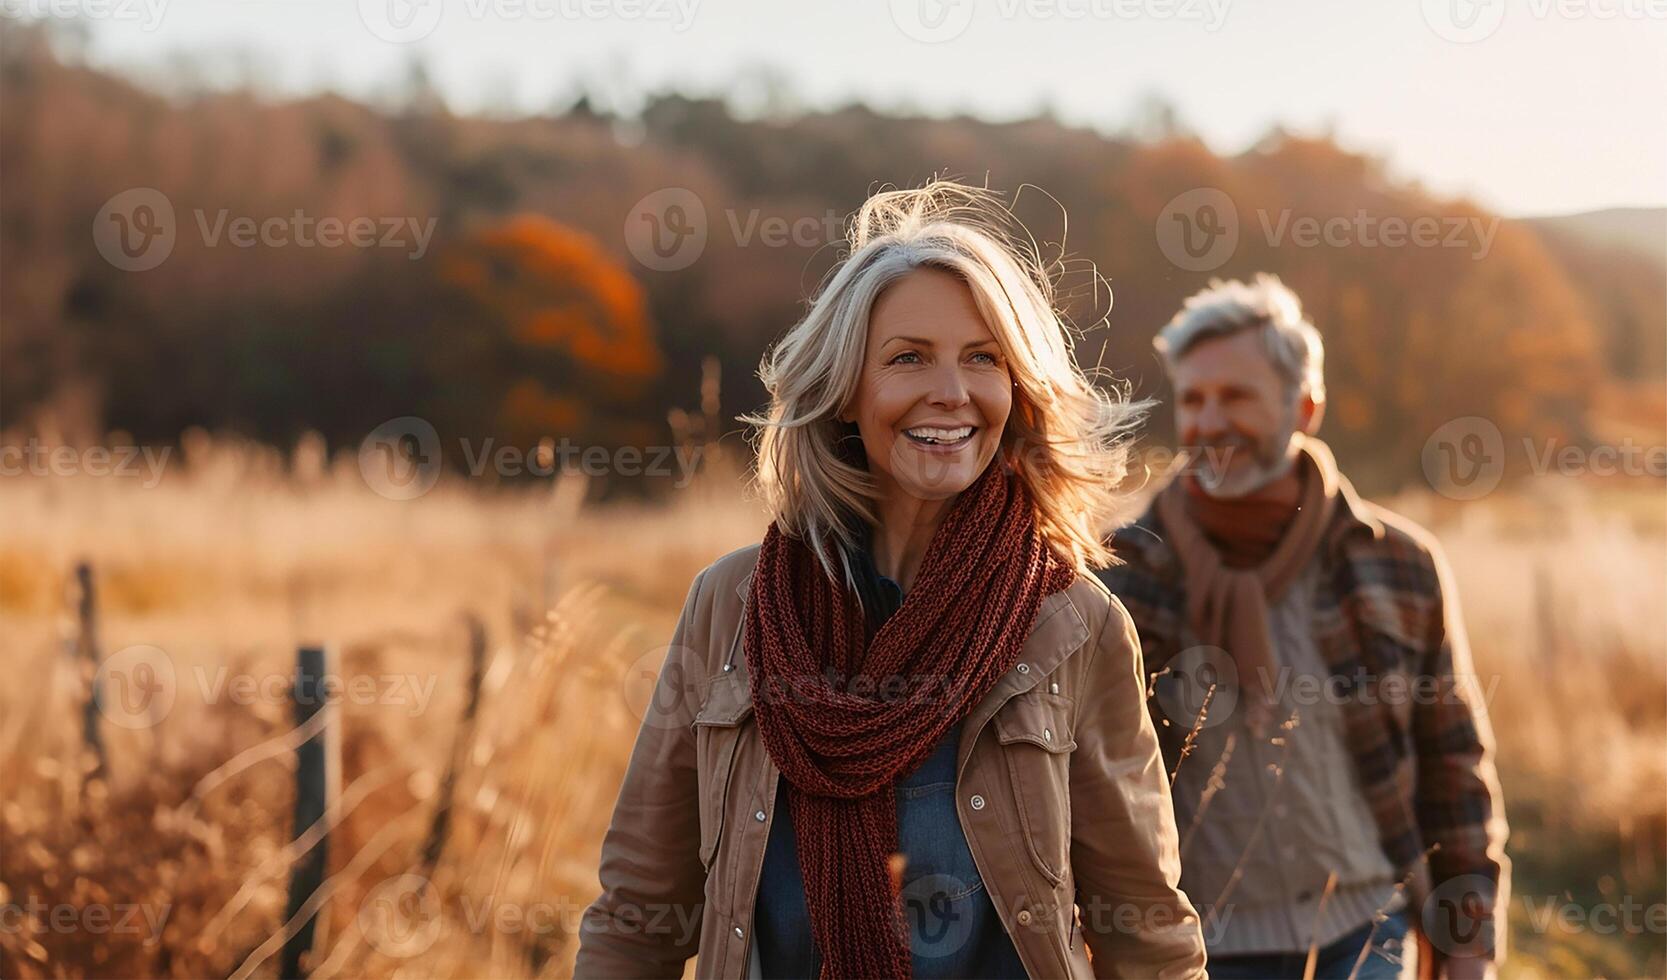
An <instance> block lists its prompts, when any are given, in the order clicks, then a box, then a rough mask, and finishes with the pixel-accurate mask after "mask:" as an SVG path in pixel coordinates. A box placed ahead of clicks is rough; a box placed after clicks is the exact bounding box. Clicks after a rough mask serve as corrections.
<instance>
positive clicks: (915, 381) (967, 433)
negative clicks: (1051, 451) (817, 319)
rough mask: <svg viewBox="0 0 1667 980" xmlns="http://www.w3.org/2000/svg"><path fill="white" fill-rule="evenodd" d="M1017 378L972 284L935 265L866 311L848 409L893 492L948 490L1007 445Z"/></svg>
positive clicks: (935, 496) (962, 485) (944, 493)
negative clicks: (860, 359) (863, 344)
mask: <svg viewBox="0 0 1667 980" xmlns="http://www.w3.org/2000/svg"><path fill="white" fill-rule="evenodd" d="M1012 408H1013V380H1012V376H1011V375H1010V374H1009V373H1008V368H1007V359H1006V357H1005V356H1003V354H1002V350H1001V345H1000V344H998V343H997V342H996V338H995V335H994V334H993V333H991V332H990V328H989V325H988V324H986V323H985V322H984V317H983V315H982V314H980V313H979V311H978V306H977V304H976V302H975V301H974V300H973V296H972V290H970V289H968V288H967V285H966V283H964V282H962V281H961V280H960V279H959V278H957V277H956V276H954V275H951V274H950V273H947V272H943V271H940V270H937V269H919V270H916V271H913V272H910V273H909V274H908V275H906V276H904V277H903V278H902V279H899V280H898V281H897V282H895V283H893V284H892V285H890V286H889V287H887V288H886V290H885V291H884V292H882V293H881V294H880V296H879V298H878V299H876V300H875V302H874V308H873V310H872V311H871V312H870V314H869V317H868V344H867V348H866V353H865V355H864V358H863V365H862V377H861V379H860V380H859V381H858V384H857V393H856V396H855V399H854V401H853V403H852V404H851V405H850V406H849V407H848V408H847V409H846V417H847V418H848V419H849V420H851V421H855V422H856V423H857V429H858V431H859V432H860V433H861V435H862V443H863V449H864V450H865V451H866V453H867V455H868V468H869V471H870V472H871V473H873V474H874V475H875V476H876V478H877V479H878V481H879V483H880V485H881V488H882V490H884V491H885V492H887V493H897V492H901V493H903V494H907V495H909V496H912V497H915V498H918V499H921V500H943V499H947V498H949V497H953V496H955V495H956V494H958V493H960V492H961V491H962V490H965V489H966V488H967V487H969V486H971V485H972V483H973V481H974V480H976V479H978V476H979V474H981V473H983V472H984V469H985V467H987V466H989V464H990V461H991V460H992V459H994V458H995V455H996V451H997V450H998V449H1000V448H1001V436H1002V432H1003V431H1004V430H1005V429H1006V426H1007V416H1008V414H1009V413H1010V412H1011V411H1012Z"/></svg>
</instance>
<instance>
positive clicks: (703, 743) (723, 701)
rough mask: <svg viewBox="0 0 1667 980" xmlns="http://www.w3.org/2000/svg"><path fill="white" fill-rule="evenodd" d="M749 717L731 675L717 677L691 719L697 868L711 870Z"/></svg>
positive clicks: (744, 696) (745, 697)
mask: <svg viewBox="0 0 1667 980" xmlns="http://www.w3.org/2000/svg"><path fill="white" fill-rule="evenodd" d="M751 715H752V701H751V699H750V696H749V693H748V691H747V689H746V686H745V685H743V684H742V683H741V682H740V677H739V676H738V675H736V674H734V673H724V674H720V675H718V677H717V679H716V680H714V681H713V682H712V683H711V685H710V688H709V690H708V692H707V695H706V701H705V703H704V704H702V705H701V708H700V712H699V713H698V714H696V715H695V720H694V729H695V753H696V759H697V762H698V764H699V766H700V773H699V776H700V864H701V867H703V868H705V869H707V870H711V867H712V859H713V857H714V856H715V855H716V854H717V852H718V841H719V840H720V839H721V837H722V836H723V827H724V816H725V813H726V811H727V810H728V809H729V807H728V800H729V783H730V777H731V776H732V775H733V772H734V769H735V750H736V747H737V746H738V745H739V744H740V741H741V732H742V726H743V723H744V722H745V721H746V720H747V719H748V718H749V717H750V716H751Z"/></svg>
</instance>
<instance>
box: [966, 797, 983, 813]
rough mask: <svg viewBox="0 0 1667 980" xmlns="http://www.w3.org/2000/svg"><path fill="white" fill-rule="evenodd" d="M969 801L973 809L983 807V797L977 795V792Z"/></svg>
mask: <svg viewBox="0 0 1667 980" xmlns="http://www.w3.org/2000/svg"><path fill="white" fill-rule="evenodd" d="M969 802H970V803H972V808H973V809H974V810H982V809H984V797H982V796H979V795H978V794H977V793H974V794H973V796H972V799H971V800H970V801H969Z"/></svg>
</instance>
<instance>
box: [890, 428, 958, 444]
mask: <svg viewBox="0 0 1667 980" xmlns="http://www.w3.org/2000/svg"><path fill="white" fill-rule="evenodd" d="M972 432H973V427H972V426H970V425H963V426H961V427H960V428H957V429H938V428H933V427H930V426H919V427H917V428H913V429H905V430H903V434H904V435H906V436H908V437H909V438H910V439H913V440H915V441H916V442H924V443H926V444H927V445H931V446H941V445H944V444H945V443H956V442H960V441H962V440H963V439H967V438H969V437H970V436H971V435H972Z"/></svg>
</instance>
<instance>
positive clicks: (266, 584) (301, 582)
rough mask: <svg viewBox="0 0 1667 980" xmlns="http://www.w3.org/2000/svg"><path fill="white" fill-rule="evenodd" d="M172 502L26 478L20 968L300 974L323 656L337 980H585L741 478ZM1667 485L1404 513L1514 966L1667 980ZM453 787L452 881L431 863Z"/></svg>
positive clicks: (222, 465)
mask: <svg viewBox="0 0 1667 980" xmlns="http://www.w3.org/2000/svg"><path fill="white" fill-rule="evenodd" d="M143 482H144V481H142V480H139V479H133V478H120V477H108V476H106V477H93V476H86V475H82V476H70V477H55V476H22V477H8V478H7V479H6V480H4V481H3V482H0V510H3V512H4V513H5V515H6V520H5V521H4V524H3V525H0V615H3V617H4V623H5V628H4V631H3V636H4V640H3V643H4V646H5V662H6V663H7V664H8V665H9V669H10V670H11V677H12V680H11V681H10V682H9V683H7V684H6V685H5V686H4V688H3V689H0V773H3V780H4V786H5V791H4V793H3V794H0V833H3V848H0V906H3V907H4V909H5V914H6V919H5V920H4V921H3V922H0V975H3V976H7V977H51V976H81V975H86V976H123V977H132V976H156V975H171V976H182V977H184V976H191V977H195V976H245V975H257V976H274V975H276V970H277V962H278V960H277V957H276V955H275V954H274V950H275V947H276V940H275V939H274V937H275V936H281V934H282V930H283V927H284V919H285V881H286V878H287V873H288V867H289V862H290V858H291V856H292V855H291V854H290V852H289V851H288V850H286V848H287V846H288V844H289V840H290V836H291V831H290V826H289V825H290V808H291V806H292V805H293V804H292V797H293V778H294V777H293V762H292V753H291V751H290V747H291V745H292V744H293V741H294V740H293V739H291V740H289V741H285V740H284V736H285V735H286V734H287V733H288V732H289V730H290V729H291V727H292V722H291V720H290V714H289V712H290V707H289V704H288V701H287V696H286V692H287V687H286V685H287V675H288V673H289V672H290V671H291V670H292V669H293V661H294V656H295V649H296V647H297V645H298V644H303V643H309V642H326V643H328V644H329V645H330V646H331V648H332V649H333V650H334V651H335V653H336V656H337V658H338V659H337V661H336V662H337V665H338V667H339V669H340V671H341V674H342V675H343V677H344V679H346V680H347V681H348V683H347V685H346V687H345V688H344V693H343V695H342V697H341V698H340V701H339V704H338V710H339V712H340V714H339V737H340V739H341V746H342V770H341V773H340V782H341V794H340V798H339V805H338V807H337V809H336V811H335V812H332V813H331V814H329V815H327V817H326V822H327V823H328V824H329V825H330V827H331V831H330V836H329V848H330V858H329V873H330V877H329V879H328V883H327V885H326V892H327V895H328V898H327V901H326V903H325V904H324V906H323V910H322V912H321V915H320V920H319V922H320V925H319V927H318V928H319V931H318V934H317V938H316V942H315V949H316V950H318V955H317V959H315V961H314V970H313V975H314V976H315V977H321V978H323V977H358V976H405V977H428V976H455V977H464V976H470V977H474V976H494V977H497V976H505V977H507V976H533V975H537V976H564V975H567V974H568V973H569V972H570V970H571V962H572V956H573V952H574V941H573V931H574V929H575V926H576V923H577V916H578V913H579V910H580V909H582V908H583V906H584V905H585V904H586V903H587V902H588V901H589V900H590V899H591V898H592V897H593V895H594V892H595V889H596V887H597V885H596V856H597V849H598V845H599V842H600V838H601V834H602V831H603V829H604V827H605V826H606V822H607V818H608V814H609V811H610V808H611V806H612V803H613V798H614V794H615V791H616V789H617V787H618V781H619V778H620V775H621V773H622V771H623V767H624V763H625V759H626V756H627V753H628V751H629V748H630V744H631V740H632V737H633V734H634V732H635V729H636V724H637V721H638V719H639V718H640V716H641V715H640V712H639V711H637V710H636V706H638V705H640V704H641V703H642V698H643V697H644V696H645V694H646V688H647V684H648V683H649V682H650V681H651V680H652V671H653V669H654V667H655V666H657V659H656V657H657V655H658V654H659V652H660V651H661V650H662V649H663V647H662V645H663V644H664V643H665V642H666V641H667V639H668V638H669V635H670V630H671V626H672V621H673V619H674V617H675V615H676V613H677V610H678V609H679V607H680V605H681V603H682V600H683V597H684V593H685V591H686V589H687V588H688V585H689V582H690V580H691V578H692V577H693V576H694V574H695V573H696V572H697V571H698V570H699V569H700V568H701V567H702V566H704V565H705V564H706V563H707V562H709V561H711V560H712V559H713V558H715V557H716V556H718V555H720V554H722V553H723V552H725V551H727V550H729V549H731V548H734V547H738V546H740V545H743V544H746V543H748V542H751V541H755V540H757V539H758V537H759V535H760V533H761V531H762V528H763V521H762V517H761V515H760V513H759V511H758V509H757V507H756V505H754V504H753V503H751V502H749V500H748V498H747V497H746V496H745V495H744V494H743V492H742V491H741V490H740V480H739V478H738V476H737V475H736V474H735V473H734V472H733V469H732V468H726V467H723V466H721V465H720V466H717V467H714V468H713V469H712V471H710V472H708V473H707V474H705V475H704V476H703V477H702V479H701V480H699V481H697V482H696V484H694V485H693V486H692V487H690V488H688V489H686V490H682V491H679V492H677V493H675V494H673V499H672V500H671V501H670V503H669V504H667V505H665V506H661V507H652V508H651V507H644V506H627V505H616V506H607V507H595V506H585V505H583V504H581V502H580V501H581V500H582V498H583V497H584V488H583V486H582V485H579V484H577V483H572V482H562V481H560V480H558V481H557V482H556V483H554V484H553V485H551V484H546V485H543V486H538V487H530V486H520V487H516V488H496V487H482V486H479V485H471V484H468V483H466V482H464V481H462V480H444V479H443V480H442V481H441V482H440V484H439V485H438V486H437V487H436V488H435V489H433V490H432V491H430V492H429V493H427V494H426V495H424V496H422V497H419V498H417V499H414V500H407V501H397V500H389V499H384V498H383V497H380V496H378V495H376V494H375V493H373V492H371V491H370V490H369V489H368V488H367V487H366V485H365V483H364V482H363V480H362V479H361V478H360V475H359V471H358V467H357V465H356V463H355V461H354V459H353V457H351V456H346V457H343V458H340V459H337V460H334V461H331V460H326V459H325V458H323V455H322V454H321V453H320V452H319V450H318V449H317V448H316V447H309V446H306V445H304V446H303V448H302V449H300V450H298V451H297V452H295V453H293V454H280V453H278V452H276V451H274V450H271V449H266V448H261V447H256V446H252V445H247V444H240V443H226V442H214V441H212V440H210V439H208V438H207V437H204V436H201V435H196V436H193V437H191V438H189V439H187V440H186V446H185V451H184V452H183V453H182V454H181V457H180V458H177V459H175V460H172V461H171V463H170V465H169V467H168V469H167V472H166V475H165V477H164V478H163V479H162V481H161V482H160V483H159V484H157V485H155V486H144V485H143ZM1660 494H1661V488H1660V487H1659V486H1655V487H1653V488H1648V489H1644V490H1640V489H1636V488H1627V487H1603V488H1593V487H1590V486H1588V485H1584V484H1580V483H1576V482H1573V481H1569V482H1564V483H1558V484H1550V483H1546V482H1544V481H1541V482H1540V483H1538V484H1536V485H1535V486H1534V487H1533V488H1531V490H1519V491H1513V492H1512V493H1510V494H1506V493H1504V492H1500V493H1498V494H1495V495H1493V496H1491V497H1489V498H1487V499H1485V500H1483V501H1480V502H1476V503H1469V504H1462V505H1461V504H1454V503H1453V502H1450V501H1446V500H1443V499H1441V498H1436V497H1434V496H1419V497H1406V498H1403V499H1400V500H1397V501H1393V502H1390V503H1391V505H1392V506H1396V507H1397V508H1398V509H1401V510H1402V511H1403V512H1405V513H1407V514H1408V515H1409V516H1411V517H1413V518H1414V519H1416V520H1419V521H1421V522H1424V523H1426V525H1427V526H1429V527H1431V528H1432V529H1433V530H1434V531H1435V532H1436V534H1437V535H1438V536H1439V537H1440V539H1441V540H1442V542H1443V543H1444V545H1445V547H1446V549H1447V552H1448V555H1449V557H1450V559H1451V561H1452V564H1453V566H1454V568H1455V570H1456V572H1457V575H1458V579H1459V588H1460V595H1461V598H1462V601H1463V605H1464V611H1465V616H1466V619H1467V621H1468V625H1469V630H1470V635H1471V638H1472V646H1473V648H1474V651H1475V655H1476V659H1477V662H1478V669H1479V671H1480V673H1481V674H1482V677H1483V684H1484V687H1487V686H1488V685H1489V684H1490V683H1492V682H1496V686H1494V687H1493V688H1492V694H1491V697H1490V700H1489V707H1490V713H1491V716H1492V719H1493V725H1494V728H1495V731H1496V733H1497V738H1498V743H1499V749H1500V764H1501V770H1502V779H1503V782H1504V787H1505V794H1506V802H1507V808H1508V809H1507V812H1508V814H1509V816H1510V818H1511V822H1512V826H1513V836H1512V839H1511V850H1512V853H1513V856H1514V859H1515V861H1516V867H1517V875H1516V898H1515V899H1514V901H1513V904H1512V910H1511V911H1512V920H1513V921H1512V926H1513V953H1514V956H1513V959H1512V961H1511V962H1510V963H1509V964H1508V965H1507V969H1506V975H1507V976H1513V975H1514V976H1518V977H1527V976H1597V975H1603V976H1645V975H1656V976H1659V975H1662V974H1663V972H1664V971H1667V962H1664V959H1663V953H1662V946H1663V939H1664V937H1663V934H1662V931H1661V929H1662V921H1661V920H1662V917H1663V914H1664V913H1663V904H1662V903H1663V902H1664V901H1667V895H1664V894H1663V874H1664V867H1667V861H1664V854H1663V850H1664V849H1663V836H1664V832H1667V812H1664V811H1667V808H1664V793H1667V779H1664V766H1663V746H1664V744H1667V640H1664V632H1667V631H1664V625H1667V624H1664V622H1663V619H1664V616H1667V598H1664V595H1667V563H1664V554H1667V521H1664V520H1663V518H1664V515H1663V512H1662V498H1661V495H1660ZM82 560H85V561H87V562H89V563H90V564H91V567H92V569H93V572H94V581H95V584H96V589H97V599H98V609H99V619H98V635H97V643H98V646H99V648H100V650H101V652H102V656H103V657H104V658H105V660H106V662H107V664H108V665H109V666H108V667H107V669H106V671H105V672H104V673H105V681H106V688H105V690H106V694H105V697H106V699H107V705H106V708H105V712H104V714H105V719H104V723H103V725H102V731H103V736H104V739H105V742H106V745H107V753H108V778H107V779H104V780H88V779H86V778H85V773H86V771H87V769H88V768H89V766H90V765H91V757H90V756H89V754H88V753H87V752H86V751H85V750H84V748H83V743H82V736H81V728H80V725H81V708H80V704H81V702H82V698H83V695H82V693H81V691H82V681H81V679H80V676H81V675H80V674H79V673H78V669H77V662H76V660H75V659H74V657H73V656H72V655H71V653H70V650H71V647H72V644H73V642H74V640H75V637H76V635H77V632H78V627H77V625H76V619H75V616H74V611H73V608H72V606H71V605H70V604H69V601H68V599H67V598H66V596H67V592H66V587H67V584H68V583H69V581H70V580H71V578H72V571H73V569H74V567H75V565H76V563H77V562H79V561H82ZM470 613H473V614H474V615H476V616H478V617H479V618H480V620H481V621H482V622H483V623H484V625H485V627H486V636H487V646H486V659H485V673H484V682H483V685H482V690H481V703H480V711H479V721H478V725H477V727H476V728H475V729H474V731H473V737H472V738H471V739H469V741H468V744H464V745H456V744H454V743H456V742H457V740H458V739H457V736H458V731H459V719H460V717H461V715H462V713H463V708H464V701H465V694H464V692H465V690H466V687H467V685H466V683H465V678H466V677H467V675H468V673H469V657H468V650H469V633H468V630H467V629H466V628H465V619H464V617H465V616H466V615H467V614H470ZM141 668H142V669H141ZM240 678H241V679H243V680H239V679H240ZM141 681H142V682H144V683H143V684H140V683H139V682H141ZM147 691H148V692H149V693H148V694H147V693H146V692H147ZM158 692H160V693H158ZM136 697H137V699H138V700H135V698H136ZM454 751H455V753H456V757H457V759H458V760H459V763H458V767H457V778H456V780H455V785H453V786H452V787H451V788H450V791H449V793H448V792H447V790H446V787H445V785H444V783H445V779H444V776H445V773H446V770H447V764H448V760H450V759H452V758H453V755H454ZM448 796H449V798H450V799H451V800H452V801H453V806H452V813H451V820H450V824H449V827H448V830H447V832H446V835H445V841H444V849H443V851H442V852H441V853H440V854H439V857H438V861H437V863H436V864H435V866H434V867H433V870H432V873H431V874H428V873H427V869H426V867H425V866H424V864H423V855H422V846H423V843H424V841H425V839H426V837H427V835H428V833H429V828H430V825H431V822H432V821H433V817H434V812H435V809H436V807H437V806H439V805H440V803H441V801H442V798H445V797H448ZM419 874H423V875H424V877H427V878H431V879H432V880H431V881H430V882H429V883H427V884H426V885H425V884H424V882H423V878H419V877H410V876H416V875H419ZM1634 906H1637V907H1638V909H1637V910H1635V911H1633V912H1631V913H1630V914H1629V913H1628V911H1627V910H1628V909H1630V908H1633V907H1634ZM1651 910H1654V911H1653V912H1652V911H1651ZM1608 913H1613V914H1612V915H1611V914H1608Z"/></svg>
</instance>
